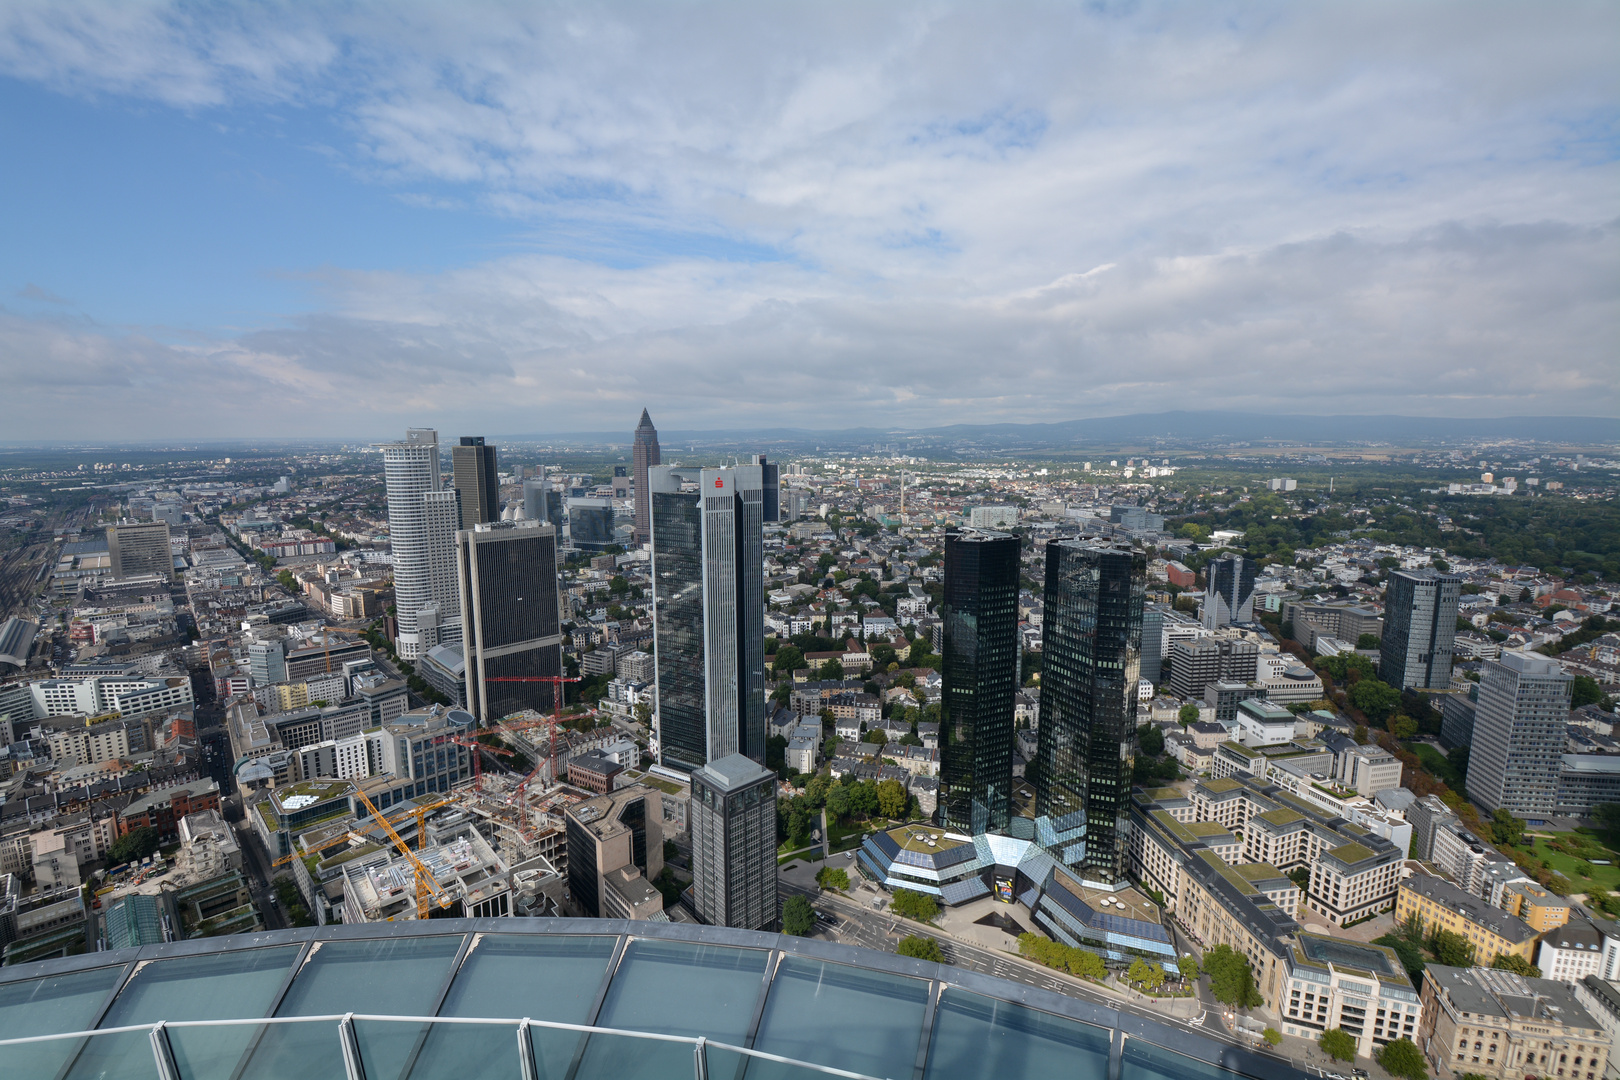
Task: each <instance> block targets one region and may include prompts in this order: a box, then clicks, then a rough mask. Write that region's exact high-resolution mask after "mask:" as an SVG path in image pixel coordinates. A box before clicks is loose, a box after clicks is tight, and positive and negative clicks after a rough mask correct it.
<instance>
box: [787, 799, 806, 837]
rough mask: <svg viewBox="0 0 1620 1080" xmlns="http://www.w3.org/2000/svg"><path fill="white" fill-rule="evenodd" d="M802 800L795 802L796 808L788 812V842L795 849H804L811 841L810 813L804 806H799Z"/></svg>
mask: <svg viewBox="0 0 1620 1080" xmlns="http://www.w3.org/2000/svg"><path fill="white" fill-rule="evenodd" d="M799 802H801V800H799V799H795V800H794V804H795V805H794V807H793V809H792V810H790V811H788V823H787V829H788V841H789V842H790V843H791V844H792V845H793V846H794V847H803V846H804V845H805V844H807V843H809V841H810V813H809V811H807V810H806V809H805V808H804V807H803V806H800V805H797V804H798V803H799Z"/></svg>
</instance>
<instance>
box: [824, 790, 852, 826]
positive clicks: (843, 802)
mask: <svg viewBox="0 0 1620 1080" xmlns="http://www.w3.org/2000/svg"><path fill="white" fill-rule="evenodd" d="M849 790H850V789H849V788H847V787H845V786H844V785H843V784H834V785H832V786H831V787H829V788H828V789H827V813H829V814H831V815H832V816H833V817H834V818H837V819H839V820H843V819H846V818H848V817H849V814H850V811H851V810H852V809H853V807H851V806H850V797H849Z"/></svg>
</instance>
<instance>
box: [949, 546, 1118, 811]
mask: <svg viewBox="0 0 1620 1080" xmlns="http://www.w3.org/2000/svg"><path fill="white" fill-rule="evenodd" d="M944 585H945V594H944V599H943V602H942V604H941V616H942V618H943V620H944V627H945V631H944V638H945V640H944V642H943V648H942V650H941V655H942V660H943V663H942V665H941V672H942V673H943V675H944V697H943V698H942V699H941V702H940V718H939V719H940V727H941V729H942V731H943V737H942V740H941V742H942V745H941V748H940V749H941V751H942V755H941V756H942V758H943V770H942V776H941V778H940V780H941V782H940V788H941V791H940V801H941V803H942V804H943V807H944V820H945V825H946V827H947V828H951V829H955V830H957V831H959V832H963V833H966V834H968V835H970V836H977V835H979V834H981V833H984V832H987V831H1000V830H1003V829H1005V828H1006V827H1007V823H1008V820H1009V818H1010V815H1011V811H1012V785H1013V777H1012V758H1013V730H1014V723H1013V695H1014V694H1015V693H1016V692H1017V690H1018V661H1019V647H1018V538H1017V537H1015V536H1010V535H1008V534H1006V533H997V532H975V531H966V532H949V533H947V534H946V536H945V581H944ZM1047 618H1048V620H1050V619H1051V618H1052V615H1051V613H1050V611H1049V612H1048V615H1047ZM1135 685H1136V683H1135V671H1134V669H1133V671H1132V677H1131V686H1132V687H1133V688H1134V687H1135Z"/></svg>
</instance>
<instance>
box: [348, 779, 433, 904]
mask: <svg viewBox="0 0 1620 1080" xmlns="http://www.w3.org/2000/svg"><path fill="white" fill-rule="evenodd" d="M354 793H355V794H356V795H358V796H359V797H360V801H361V802H363V803H365V804H366V809H367V810H369V811H370V812H371V816H372V817H374V818H376V819H377V824H379V825H381V826H382V827H383V831H384V832H386V833H387V834H388V839H390V840H392V841H393V842H394V846H395V847H397V848H399V850H400V853H401V854H402V855H404V856H405V857H406V858H407V859H409V860H410V861H411V867H412V868H413V869H414V870H415V871H416V917H417V918H418V919H426V918H427V917H428V900H429V898H432V899H433V900H434V901H436V902H437V903H438V905H439V906H440V907H441V908H447V907H449V906H450V894H449V893H447V892H445V891H444V886H443V885H440V884H439V879H438V878H436V877H434V876H433V871H431V870H429V869H428V868H427V865H426V864H425V863H423V862H422V860H421V859H418V858H417V857H416V852H414V851H412V850H411V846H410V845H409V844H407V843H406V842H405V841H404V839H403V838H401V837H400V835H399V833H397V832H395V831H394V826H393V825H391V824H390V823H389V821H388V819H387V818H385V817H383V816H382V812H381V811H380V810H378V809H377V807H376V806H375V805H374V804H373V803H372V801H371V800H370V799H369V798H367V797H366V793H365V792H364V791H361V790H360V789H359V788H355V789H354Z"/></svg>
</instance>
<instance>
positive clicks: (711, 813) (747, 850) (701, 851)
mask: <svg viewBox="0 0 1620 1080" xmlns="http://www.w3.org/2000/svg"><path fill="white" fill-rule="evenodd" d="M690 819H691V830H692V903H693V907H695V908H696V909H697V913H698V917H699V918H700V919H702V920H703V921H704V922H706V923H708V924H709V925H710V926H730V927H735V928H737V929H741V930H771V929H774V928H775V927H776V925H777V905H776V774H775V773H774V772H772V771H771V770H769V769H767V768H765V766H763V765H761V764H759V763H758V762H757V761H753V760H751V759H749V758H746V757H743V756H742V755H741V754H732V755H730V756H729V757H724V758H721V759H720V760H718V761H711V762H709V763H708V764H707V765H705V766H703V768H701V769H698V770H696V771H695V772H693V773H692V806H691V814H690Z"/></svg>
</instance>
